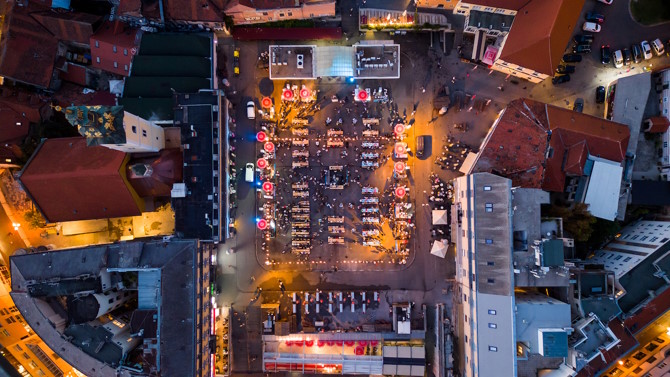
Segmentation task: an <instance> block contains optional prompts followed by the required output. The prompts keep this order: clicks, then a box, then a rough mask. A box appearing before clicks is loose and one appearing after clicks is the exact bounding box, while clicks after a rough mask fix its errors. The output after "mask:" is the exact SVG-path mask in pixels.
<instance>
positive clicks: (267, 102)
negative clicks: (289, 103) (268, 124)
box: [261, 97, 272, 109]
mask: <svg viewBox="0 0 670 377" xmlns="http://www.w3.org/2000/svg"><path fill="white" fill-rule="evenodd" d="M261 106H263V107H264V108H266V109H269V108H271V107H272V100H271V99H270V97H263V99H262V100H261Z"/></svg>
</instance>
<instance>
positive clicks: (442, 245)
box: [430, 240, 448, 258]
mask: <svg viewBox="0 0 670 377" xmlns="http://www.w3.org/2000/svg"><path fill="white" fill-rule="evenodd" d="M447 248H448V244H447V240H436V241H435V242H433V247H432V249H430V253H431V254H433V255H435V256H438V257H440V258H444V257H445V256H446V255H447Z"/></svg>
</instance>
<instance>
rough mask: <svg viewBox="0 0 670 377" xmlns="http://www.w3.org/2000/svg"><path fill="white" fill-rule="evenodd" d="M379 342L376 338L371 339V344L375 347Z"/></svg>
mask: <svg viewBox="0 0 670 377" xmlns="http://www.w3.org/2000/svg"><path fill="white" fill-rule="evenodd" d="M377 344H379V342H377V341H376V340H371V341H370V345H371V346H373V347H374V346H376V345H377Z"/></svg>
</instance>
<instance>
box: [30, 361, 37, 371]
mask: <svg viewBox="0 0 670 377" xmlns="http://www.w3.org/2000/svg"><path fill="white" fill-rule="evenodd" d="M29 364H30V367H31V368H33V369H35V368H37V363H35V362H34V361H31V362H30V363H29Z"/></svg>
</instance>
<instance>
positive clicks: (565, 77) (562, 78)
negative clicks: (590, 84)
mask: <svg viewBox="0 0 670 377" xmlns="http://www.w3.org/2000/svg"><path fill="white" fill-rule="evenodd" d="M568 81H570V75H558V76H554V78H552V79H551V83H552V84H554V85H558V84H562V83H564V82H568Z"/></svg>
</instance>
